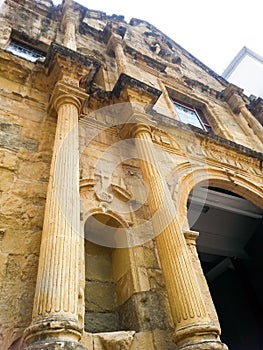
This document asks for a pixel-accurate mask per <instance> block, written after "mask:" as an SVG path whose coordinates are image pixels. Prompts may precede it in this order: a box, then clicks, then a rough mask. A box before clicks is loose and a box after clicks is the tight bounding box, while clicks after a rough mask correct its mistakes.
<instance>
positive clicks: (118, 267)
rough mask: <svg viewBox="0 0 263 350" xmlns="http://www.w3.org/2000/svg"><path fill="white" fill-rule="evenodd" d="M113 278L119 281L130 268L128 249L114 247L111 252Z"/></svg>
mask: <svg viewBox="0 0 263 350" xmlns="http://www.w3.org/2000/svg"><path fill="white" fill-rule="evenodd" d="M112 264H113V278H114V280H115V281H119V280H120V278H121V277H123V276H124V275H125V274H126V273H127V272H128V271H129V269H130V264H131V262H130V249H129V248H123V249H114V250H113V253H112Z"/></svg>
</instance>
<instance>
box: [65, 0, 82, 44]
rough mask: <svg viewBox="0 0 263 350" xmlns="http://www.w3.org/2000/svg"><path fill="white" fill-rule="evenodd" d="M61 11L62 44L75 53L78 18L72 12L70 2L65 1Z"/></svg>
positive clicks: (68, 0) (69, 0) (70, 0)
mask: <svg viewBox="0 0 263 350" xmlns="http://www.w3.org/2000/svg"><path fill="white" fill-rule="evenodd" d="M63 11H64V15H63V18H62V28H63V29H64V32H65V34H64V40H63V44H64V46H66V47H67V48H69V49H71V50H74V51H76V49H77V42H76V24H77V23H78V16H77V15H76V14H75V13H74V12H73V10H72V0H65V2H64V8H63Z"/></svg>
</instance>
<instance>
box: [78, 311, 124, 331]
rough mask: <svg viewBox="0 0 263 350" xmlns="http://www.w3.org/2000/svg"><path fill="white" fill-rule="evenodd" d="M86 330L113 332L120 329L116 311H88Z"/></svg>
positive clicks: (86, 314)
mask: <svg viewBox="0 0 263 350" xmlns="http://www.w3.org/2000/svg"><path fill="white" fill-rule="evenodd" d="M84 323H85V331H86V332H91V333H100V332H112V331H116V330H118V329H119V322H118V315H117V313H116V312H86V313H85V321H84Z"/></svg>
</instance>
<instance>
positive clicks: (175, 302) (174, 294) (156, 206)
mask: <svg viewBox="0 0 263 350" xmlns="http://www.w3.org/2000/svg"><path fill="white" fill-rule="evenodd" d="M143 118H144V117H143V116H139V117H138V116H135V120H136V119H137V120H138V119H140V120H143ZM133 137H135V143H136V147H137V151H138V157H139V158H140V159H141V168H142V174H143V178H144V180H145V182H146V184H147V185H148V202H149V208H150V211H151V215H152V218H153V226H154V230H155V233H156V235H157V236H156V243H157V248H158V253H159V257H160V261H161V265H162V271H163V275H164V279H165V283H166V288H167V293H168V298H169V302H170V306H171V310H172V316H173V320H174V323H175V342H176V343H177V345H178V346H179V349H192V350H196V349H224V348H226V347H225V346H224V344H222V343H221V341H220V339H219V333H220V330H219V329H218V328H217V327H216V326H215V325H214V324H213V323H212V322H211V320H210V318H209V315H208V312H207V309H206V305H205V303H204V300H203V298H202V295H201V290H200V287H199V285H198V281H197V277H196V273H195V271H194V268H193V264H192V261H191V258H190V256H189V252H188V248H187V244H186V240H185V238H184V235H183V233H182V231H181V228H180V227H179V224H178V222H177V218H176V208H175V205H174V203H173V201H172V197H171V195H170V193H169V190H168V188H167V185H166V184H165V182H164V180H163V178H162V176H161V172H160V169H159V165H158V161H157V159H156V156H155V152H154V145H153V143H152V139H151V127H150V126H149V125H146V124H145V123H142V122H139V123H138V124H137V125H136V126H135V127H134V128H133ZM155 214H156V215H155Z"/></svg>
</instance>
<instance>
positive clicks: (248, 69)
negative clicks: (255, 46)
mask: <svg viewBox="0 0 263 350" xmlns="http://www.w3.org/2000/svg"><path fill="white" fill-rule="evenodd" d="M222 76H223V77H224V78H225V79H227V80H228V81H229V82H230V83H233V84H235V85H237V86H239V87H241V88H242V89H244V93H245V94H246V95H247V96H251V95H254V96H255V97H261V98H262V97H263V84H262V81H263V57H261V56H260V55H258V54H256V53H255V52H253V51H252V50H250V49H248V48H247V47H245V46H244V47H243V48H242V49H241V50H240V51H239V53H238V54H237V55H236V56H235V57H234V59H233V60H232V61H231V62H230V64H229V65H228V67H227V68H226V69H225V71H224V72H223V74H222Z"/></svg>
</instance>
